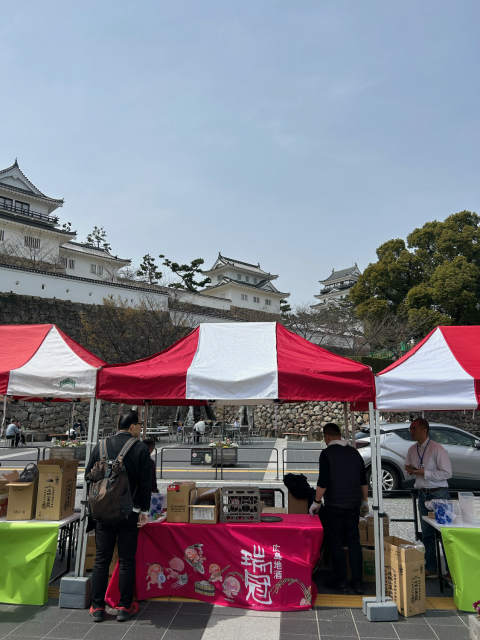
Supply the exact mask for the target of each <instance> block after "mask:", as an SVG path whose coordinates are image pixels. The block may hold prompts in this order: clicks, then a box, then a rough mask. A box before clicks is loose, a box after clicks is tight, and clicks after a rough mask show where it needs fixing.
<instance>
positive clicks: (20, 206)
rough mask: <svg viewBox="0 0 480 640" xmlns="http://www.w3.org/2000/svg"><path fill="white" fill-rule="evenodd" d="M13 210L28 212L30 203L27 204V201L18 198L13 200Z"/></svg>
mask: <svg viewBox="0 0 480 640" xmlns="http://www.w3.org/2000/svg"><path fill="white" fill-rule="evenodd" d="M15 211H21V212H22V213H28V212H29V211H30V205H29V204H28V202H20V201H19V200H15Z"/></svg>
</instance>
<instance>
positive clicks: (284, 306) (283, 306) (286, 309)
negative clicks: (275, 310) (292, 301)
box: [280, 298, 292, 316]
mask: <svg viewBox="0 0 480 640" xmlns="http://www.w3.org/2000/svg"><path fill="white" fill-rule="evenodd" d="M291 310H292V307H291V306H290V305H289V304H288V302H287V300H285V298H282V299H281V300H280V313H281V314H282V316H283V315H286V314H288V313H290V311H291Z"/></svg>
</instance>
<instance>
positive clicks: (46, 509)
mask: <svg viewBox="0 0 480 640" xmlns="http://www.w3.org/2000/svg"><path fill="white" fill-rule="evenodd" d="M77 466H78V461H77V460H61V459H53V458H52V459H51V460H40V461H39V463H38V472H39V477H38V497H37V511H36V518H37V520H63V518H67V517H68V516H70V515H71V514H72V513H73V511H74V509H75V492H76V489H77Z"/></svg>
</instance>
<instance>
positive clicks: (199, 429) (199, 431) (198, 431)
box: [193, 420, 205, 444]
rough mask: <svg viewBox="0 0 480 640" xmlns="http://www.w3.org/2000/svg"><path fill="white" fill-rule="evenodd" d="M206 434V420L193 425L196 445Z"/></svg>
mask: <svg viewBox="0 0 480 640" xmlns="http://www.w3.org/2000/svg"><path fill="white" fill-rule="evenodd" d="M204 433H205V420H199V421H198V422H196V423H195V424H194V425H193V439H194V442H195V443H196V444H198V443H199V442H200V439H201V438H202V436H203V434H204Z"/></svg>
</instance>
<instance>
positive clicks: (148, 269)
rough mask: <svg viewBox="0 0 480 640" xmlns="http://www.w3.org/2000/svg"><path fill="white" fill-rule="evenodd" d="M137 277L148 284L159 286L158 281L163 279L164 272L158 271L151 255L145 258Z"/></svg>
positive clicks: (147, 254) (146, 255)
mask: <svg viewBox="0 0 480 640" xmlns="http://www.w3.org/2000/svg"><path fill="white" fill-rule="evenodd" d="M137 276H138V277H139V278H141V279H142V280H144V281H145V282H148V284H158V281H159V280H160V278H161V277H162V272H161V271H159V270H158V267H157V265H156V263H155V258H153V257H152V256H151V255H150V254H149V253H146V254H145V255H144V256H143V259H142V262H141V263H140V267H139V268H138V270H137Z"/></svg>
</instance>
